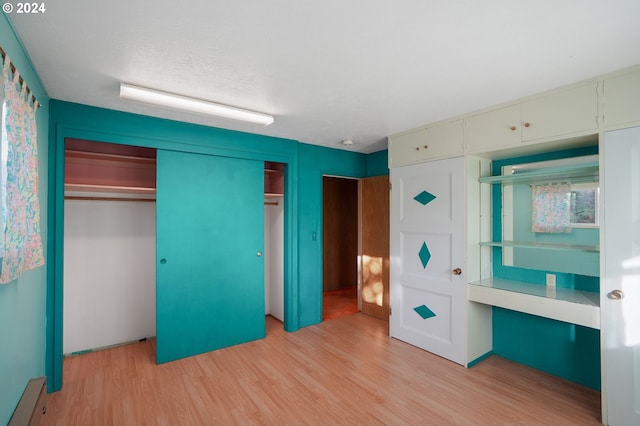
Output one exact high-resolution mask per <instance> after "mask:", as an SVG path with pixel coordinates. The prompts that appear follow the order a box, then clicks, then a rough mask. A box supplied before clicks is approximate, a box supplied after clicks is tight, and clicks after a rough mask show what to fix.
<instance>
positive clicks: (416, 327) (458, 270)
mask: <svg viewBox="0 0 640 426" xmlns="http://www.w3.org/2000/svg"><path fill="white" fill-rule="evenodd" d="M464 176H465V162H464V158H453V159H447V160H440V161H432V162H429V163H424V164H416V165H412V166H405V167H398V168H393V169H391V184H392V190H391V220H390V227H391V285H390V292H391V294H390V298H391V309H392V311H391V316H390V324H389V329H390V334H391V336H392V337H395V338H397V339H400V340H403V341H405V342H407V343H410V344H412V345H415V346H418V347H420V348H422V349H425V350H427V351H429V352H433V353H435V354H437V355H440V356H442V357H444V358H447V359H450V360H452V361H454V362H457V363H460V364H465V362H466V360H465V341H466V331H465V330H466V328H465V324H466V311H465V307H466V296H465V282H464V278H463V277H464V256H465V246H464V242H465V238H464V232H465V202H464V200H465V188H464V182H465V180H464V179H465V177H464Z"/></svg>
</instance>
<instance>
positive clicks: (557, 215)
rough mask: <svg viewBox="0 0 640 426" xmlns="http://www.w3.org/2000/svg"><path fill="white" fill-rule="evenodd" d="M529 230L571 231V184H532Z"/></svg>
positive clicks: (548, 231)
mask: <svg viewBox="0 0 640 426" xmlns="http://www.w3.org/2000/svg"><path fill="white" fill-rule="evenodd" d="M531 195H532V205H533V211H532V221H531V231H533V232H547V233H561V232H571V185H570V184H567V183H556V184H547V185H532V186H531Z"/></svg>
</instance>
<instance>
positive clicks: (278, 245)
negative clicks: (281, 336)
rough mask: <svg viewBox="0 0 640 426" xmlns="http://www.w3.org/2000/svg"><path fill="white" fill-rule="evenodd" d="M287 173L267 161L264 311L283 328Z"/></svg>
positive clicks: (280, 167) (282, 164) (265, 173)
mask: <svg viewBox="0 0 640 426" xmlns="http://www.w3.org/2000/svg"><path fill="white" fill-rule="evenodd" d="M284 173H285V164H284V163H276V162H271V161H265V163H264V293H265V298H264V305H265V306H264V311H265V315H266V316H267V317H272V318H275V319H276V320H278V321H279V325H278V326H279V327H282V326H283V323H284V197H285V193H284ZM268 330H269V327H267V332H268Z"/></svg>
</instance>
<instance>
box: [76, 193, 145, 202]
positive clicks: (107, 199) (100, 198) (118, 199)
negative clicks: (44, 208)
mask: <svg viewBox="0 0 640 426" xmlns="http://www.w3.org/2000/svg"><path fill="white" fill-rule="evenodd" d="M64 199H65V200H80V201H133V202H136V203H155V202H156V200H155V198H125V197H122V198H115V197H81V196H75V195H65V196H64Z"/></svg>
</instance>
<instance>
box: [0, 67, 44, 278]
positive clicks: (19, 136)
mask: <svg viewBox="0 0 640 426" xmlns="http://www.w3.org/2000/svg"><path fill="white" fill-rule="evenodd" d="M2 77H3V78H2V93H3V99H4V103H5V122H4V127H5V129H4V130H5V131H6V133H5V134H6V137H7V141H8V144H7V146H8V150H7V164H6V169H7V177H6V182H3V184H6V219H5V224H4V225H5V226H4V256H3V257H2V272H1V273H0V283H3V284H6V283H9V282H11V281H13V280H15V279H17V278H18V277H20V276H21V275H22V274H23V273H25V272H26V271H29V270H31V269H35V268H37V267H40V266H42V265H44V253H43V248H42V237H41V235H40V203H39V199H38V145H37V136H38V135H37V127H36V117H35V109H36V108H37V105H34V104H32V103H31V102H30V101H29V98H30V96H28V95H27V91H26V86H25V85H24V84H22V85H20V84H19V79H20V76H19V74H18V71H17V70H16V71H15V72H14V73H13V76H12V75H11V68H10V59H9V57H8V56H7V57H6V58H5V62H4V66H3V68H2Z"/></svg>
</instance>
